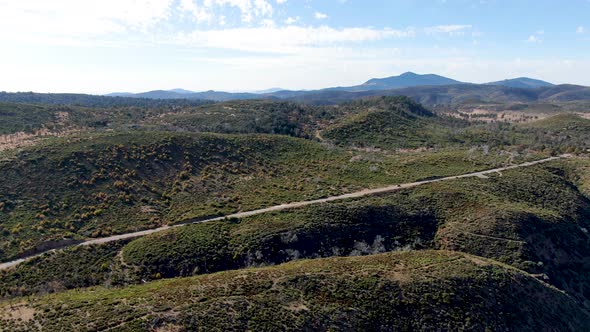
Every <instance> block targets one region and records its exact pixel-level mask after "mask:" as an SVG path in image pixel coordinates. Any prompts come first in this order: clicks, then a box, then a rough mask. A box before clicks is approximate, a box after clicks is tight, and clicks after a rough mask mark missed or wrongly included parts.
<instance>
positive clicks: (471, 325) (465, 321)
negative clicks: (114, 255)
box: [0, 251, 590, 331]
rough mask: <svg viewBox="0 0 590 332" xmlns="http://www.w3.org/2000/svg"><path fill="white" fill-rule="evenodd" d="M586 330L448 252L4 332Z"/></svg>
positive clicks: (251, 278) (198, 288)
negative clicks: (31, 331)
mask: <svg viewBox="0 0 590 332" xmlns="http://www.w3.org/2000/svg"><path fill="white" fill-rule="evenodd" d="M318 294H321V296H318ZM539 299H543V300H542V301H539ZM588 324H590V316H589V315H588V313H586V312H584V311H582V310H580V309H579V308H578V307H577V306H576V305H575V303H574V302H573V301H572V300H571V299H570V298H569V297H567V296H566V295H565V294H563V293H561V292H559V291H558V290H556V289H554V288H551V287H549V286H547V285H546V284H543V283H541V282H539V281H537V280H535V279H534V278H532V277H530V276H529V275H527V274H524V273H522V272H519V271H518V270H515V269H511V268H508V267H505V266H502V265H498V264H496V263H493V262H491V261H488V260H484V259H481V258H477V257H474V256H469V255H464V254H459V253H450V252H445V251H438V252H437V251H427V252H414V253H394V254H383V255H375V256H368V257H350V258H335V259H320V260H311V261H299V262H295V263H289V264H285V265H281V266H277V267H271V268H261V269H250V270H245V271H233V272H226V273H220V274H213V275H209V276H201V277H196V278H189V279H176V280H170V281H161V282H154V283H148V284H145V285H141V286H136V287H132V288H125V289H120V290H105V289H91V290H89V291H76V292H66V293H62V294H56V295H52V296H48V297H44V298H31V299H30V300H28V301H23V302H21V303H19V304H15V305H8V304H3V305H2V306H1V307H0V325H2V326H4V327H5V328H8V329H11V330H12V331H24V330H29V329H30V328H34V327H35V326H37V327H40V328H43V329H49V330H60V329H63V328H73V329H93V330H103V329H107V328H114V329H115V330H146V329H159V330H195V329H204V330H210V329H223V330H256V331H272V330H285V331H290V330H293V331H295V330H318V329H319V330H326V329H334V330H371V329H385V330H389V329H396V328H397V329H400V328H401V329H402V330H419V329H432V330H444V329H449V328H453V329H457V328H458V329H466V330H485V329H490V330H513V331H534V330H539V329H555V330H579V329H583V328H584V327H585V326H588Z"/></svg>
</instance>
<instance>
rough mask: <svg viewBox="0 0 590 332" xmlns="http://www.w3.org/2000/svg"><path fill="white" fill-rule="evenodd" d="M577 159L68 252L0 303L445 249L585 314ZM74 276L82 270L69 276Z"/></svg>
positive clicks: (40, 264)
mask: <svg viewBox="0 0 590 332" xmlns="http://www.w3.org/2000/svg"><path fill="white" fill-rule="evenodd" d="M582 161H583V160H573V161H566V162H559V163H554V164H553V165H549V166H542V167H541V166H538V167H535V168H531V169H521V170H512V171H509V172H504V173H503V174H501V175H495V176H491V177H488V178H485V179H477V178H473V179H463V180H455V181H450V182H445V183H435V184H429V185H426V186H422V187H418V188H415V189H410V190H404V191H401V192H398V193H393V194H386V195H381V196H378V197H369V198H363V199H358V200H349V201H344V202H340V203H331V204H325V205H317V206H310V207H306V208H301V209H294V210H290V211H284V212H280V213H279V212H277V213H269V214H266V215H260V216H255V217H248V218H244V219H240V220H238V219H233V220H227V221H217V222H210V223H205V224H196V225H190V226H185V227H182V228H179V229H174V230H169V231H165V232H161V233H158V234H153V235H150V236H146V237H143V238H139V239H136V240H133V241H131V242H130V243H128V244H127V242H122V243H118V244H114V245H113V244H110V245H104V246H93V247H84V248H73V249H71V250H67V251H65V252H61V253H57V254H52V255H49V256H45V257H39V258H36V259H34V260H32V261H30V262H27V263H24V264H22V265H19V266H18V267H17V268H16V269H14V270H9V271H5V272H3V273H0V276H1V277H2V280H4V285H3V287H1V288H0V294H2V295H3V296H7V297H13V296H17V295H19V294H20V295H27V294H30V293H43V292H47V291H49V292H51V291H56V290H61V289H69V288H73V287H84V286H95V285H125V284H133V283H138V282H140V280H150V279H151V280H153V279H159V278H171V277H178V276H191V275H194V274H206V273H211V272H217V271H223V270H230V269H241V268H246V267H252V266H265V265H275V264H280V263H284V262H287V261H291V260H297V259H302V258H318V257H330V256H349V255H351V256H356V255H371V254H376V253H381V252H388V251H398V250H424V249H433V248H439V249H440V248H443V249H449V250H454V251H460V252H466V253H470V254H474V255H478V256H481V257H487V258H491V259H494V260H497V261H500V262H503V263H505V264H510V265H512V266H514V267H516V268H519V269H521V270H524V271H527V272H528V273H531V274H534V275H535V276H536V277H538V278H539V279H541V280H543V281H545V282H547V283H550V284H552V285H553V286H555V287H558V288H559V289H561V290H563V291H565V292H567V293H568V294H569V295H570V296H571V297H572V298H573V299H575V300H576V301H577V302H578V303H579V304H580V305H583V306H585V307H587V308H590V298H589V297H588V294H587V293H586V292H585V291H584V289H586V288H587V287H589V286H590V279H589V278H588V277H587V276H588V275H590V274H589V273H590V271H588V263H589V259H590V258H589V257H588V255H586V254H585V252H587V251H589V250H590V242H589V240H588V236H587V235H586V233H585V232H584V229H588V228H589V227H590V224H588V220H589V219H588V217H589V216H590V201H588V198H587V197H588V196H585V195H584V194H582V193H581V192H580V189H578V186H579V187H580V188H587V187H588V183H586V182H588V181H586V182H584V181H585V180H580V177H581V178H582V179H585V175H586V173H585V170H586V169H587V167H588V165H589V164H588V162H587V161H586V162H585V163H583V162H582ZM441 164H442V162H440V161H439V162H437V163H434V164H433V167H435V165H441ZM586 180H587V179H586ZM554 252H559V253H560V254H559V255H558V256H556V255H554V254H553V253H554ZM70 266H75V267H76V271H78V272H77V273H75V274H72V273H71V269H72V268H71V267H70ZM50 271H51V272H50Z"/></svg>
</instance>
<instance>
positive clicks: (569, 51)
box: [0, 0, 590, 94]
mask: <svg viewBox="0 0 590 332" xmlns="http://www.w3.org/2000/svg"><path fill="white" fill-rule="evenodd" d="M407 71H413V72H416V73H420V74H427V73H435V74H439V75H444V76H447V77H451V78H453V79H457V80H461V81H466V82H474V83H483V82H489V81H496V80H501V79H506V78H513V77H520V76H528V77H533V78H538V79H543V80H547V81H550V82H553V83H558V84H560V83H573V84H582V85H590V0H388V1H386V0H142V1H139V0H100V1H86V0H51V1H49V0H0V91H36V92H75V93H93V94H103V93H109V92H141V91H149V90H155V89H172V88H184V89H189V90H193V91H203V90H223V91H256V90H263V89H268V88H274V87H281V88H286V89H317V88H324V87H332V86H349V85H356V84H361V83H363V82H365V81H367V80H368V79H370V78H373V77H387V76H393V75H399V74H401V73H404V72H407Z"/></svg>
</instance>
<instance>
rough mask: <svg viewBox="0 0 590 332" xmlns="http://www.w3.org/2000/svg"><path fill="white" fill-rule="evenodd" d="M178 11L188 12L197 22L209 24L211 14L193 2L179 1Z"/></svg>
mask: <svg viewBox="0 0 590 332" xmlns="http://www.w3.org/2000/svg"><path fill="white" fill-rule="evenodd" d="M180 10H182V11H185V12H189V13H191V14H192V16H193V18H194V19H195V20H196V21H197V22H211V21H212V20H213V13H212V12H211V11H210V10H208V9H207V8H205V7H202V6H199V5H197V4H195V2H194V1H193V0H181V1H180Z"/></svg>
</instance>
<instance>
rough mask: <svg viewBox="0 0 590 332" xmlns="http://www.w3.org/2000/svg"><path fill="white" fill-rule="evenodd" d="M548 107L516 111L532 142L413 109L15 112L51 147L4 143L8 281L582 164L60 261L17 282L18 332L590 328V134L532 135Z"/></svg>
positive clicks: (3, 232) (516, 126)
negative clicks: (397, 187)
mask: <svg viewBox="0 0 590 332" xmlns="http://www.w3.org/2000/svg"><path fill="white" fill-rule="evenodd" d="M486 89H487V88H486ZM490 89H491V88H490ZM493 89H497V88H493ZM516 90H518V89H516ZM516 90H514V91H516ZM478 91H479V90H478ZM511 91H512V90H511ZM516 92H518V91H516ZM516 92H515V93H516ZM521 92H522V91H521ZM518 93H520V92H518ZM11 96H12V97H14V95H11ZM0 97H1V96H0ZM29 97H31V96H29ZM29 97H27V98H29ZM33 97H34V95H33ZM44 97H47V98H53V100H59V98H58V96H55V95H52V96H44ZM61 97H64V96H61ZM521 97H523V98H525V97H527V96H524V95H523V96H521ZM64 98H65V97H64ZM68 98H69V97H68ZM527 98H528V97H527ZM531 98H532V97H531ZM0 99H1V98H0ZM525 99H526V98H525ZM533 99H534V98H533ZM105 100H106V99H105ZM108 100H111V99H108ZM134 100H138V99H134ZM154 102H155V101H154ZM472 102H475V101H472ZM470 103H471V102H466V103H465V104H464V105H468V104H469V105H474V104H470ZM533 103H534V102H531V105H528V106H522V105H521V106H518V105H515V106H514V108H515V109H516V111H518V112H523V114H527V116H529V115H528V114H529V113H530V118H527V121H529V120H530V122H527V123H510V122H509V121H504V120H505V119H503V118H502V116H501V115H498V116H497V117H496V118H492V119H491V120H488V116H487V115H486V116H483V115H482V116H479V115H477V114H476V116H473V117H470V118H469V119H467V118H465V117H461V116H458V117H451V116H447V115H444V114H448V115H454V116H455V115H456V114H453V112H452V111H450V110H448V109H446V110H443V111H442V112H443V113H444V114H442V113H440V112H439V113H435V112H431V111H430V110H427V109H426V108H424V107H423V106H422V105H420V104H417V103H416V102H414V101H412V100H410V99H408V98H406V97H376V98H369V99H364V100H359V101H354V102H350V103H346V104H341V105H337V106H311V105H302V104H296V103H291V102H280V101H260V100H249V101H232V102H225V103H219V104H204V105H199V104H181V103H180V104H177V103H176V102H175V101H161V104H154V105H150V106H148V107H142V106H139V105H138V104H128V105H127V104H117V105H113V106H111V105H100V104H96V105H94V104H91V103H90V102H88V103H86V104H85V105H86V106H76V105H73V103H69V105H41V104H22V103H21V104H0V115H1V116H0V138H4V139H14V138H15V137H16V138H18V137H21V136H22V135H24V137H25V138H27V139H32V140H34V144H28V145H22V146H19V145H17V146H9V147H8V148H3V147H2V145H0V173H1V174H2V175H3V177H2V179H1V180H0V261H7V260H10V259H13V258H16V257H23V256H27V255H30V254H34V253H36V252H43V251H47V250H48V249H51V248H60V247H68V246H72V245H73V244H76V243H78V242H80V241H82V240H83V239H86V238H89V237H104V236H109V235H113V234H119V233H127V232H132V231H137V230H141V229H149V228H155V227H158V226H161V225H164V224H178V223H186V222H194V221H199V220H202V219H205V218H209V217H212V216H222V215H228V214H231V213H235V212H239V211H248V210H253V209H257V208H262V207H268V206H273V205H279V204H283V203H286V202H294V201H302V200H311V199H317V198H323V197H328V196H333V195H339V194H344V193H350V192H354V191H358V190H362V189H366V188H377V187H383V186H387V185H393V184H400V183H407V182H413V181H419V180H424V179H432V178H436V177H442V176H449V175H458V174H465V173H469V172H473V171H476V170H483V169H490V168H494V167H498V166H503V165H507V164H511V163H516V162H522V161H527V160H533V159H538V158H541V157H545V156H548V155H551V154H557V153H565V152H567V153H572V154H574V155H576V157H575V158H572V159H569V160H560V161H554V162H552V163H549V164H543V165H537V166H534V167H528V168H520V169H512V170H510V171H505V172H502V174H490V175H487V176H482V177H481V178H461V179H457V180H453V181H444V182H436V183H430V184H428V185H423V186H419V187H416V188H412V189H406V190H401V191H398V192H395V193H389V194H383V195H379V196H374V197H365V198H359V199H352V200H346V201H339V202H333V203H327V204H320V205H313V206H307V207H305V208H299V209H291V210H287V211H282V212H275V213H267V214H263V215H258V216H252V217H248V218H243V219H235V218H234V219H226V220H221V221H216V222H207V223H199V224H193V225H187V226H183V227H178V228H173V229H170V230H167V231H163V232H159V233H155V234H152V235H149V236H145V237H142V238H138V239H134V240H127V241H120V242H115V243H109V244H107V245H94V246H72V247H69V248H68V249H65V250H58V251H55V252H50V253H48V254H45V255H43V256H40V257H36V258H34V259H32V260H30V261H27V262H25V263H23V264H20V265H18V266H16V267H14V268H11V269H7V270H4V271H0V279H1V280H2V283H0V297H2V298H3V299H4V302H1V303H0V330H4V329H6V330H11V331H12V330H15V331H18V330H19V329H20V330H27V329H33V328H38V329H48V330H62V329H63V330H67V329H70V330H84V329H87V330H103V329H107V328H112V329H114V330H117V329H120V330H150V329H152V330H158V329H161V330H179V331H180V330H183V329H184V330H196V329H204V330H210V329H212V328H217V329H223V330H245V329H248V330H277V329H278V330H288V329H294V330H317V329H320V330H322V329H323V330H330V329H332V330H374V329H383V330H387V329H394V328H395V329H400V330H417V329H418V330H420V329H422V330H423V329H426V330H428V329H430V330H445V329H466V330H485V329H486V328H487V329H489V330H539V329H543V328H545V329H554V330H568V329H569V330H576V329H580V328H581V327H584V326H588V324H589V321H588V319H589V317H590V316H589V310H590V278H589V277H588V276H590V270H589V266H590V256H588V252H590V237H589V236H588V230H590V221H589V220H590V177H588V174H590V172H588V170H589V169H590V162H589V161H588V159H587V157H585V156H584V152H585V151H586V150H587V149H588V148H589V147H590V136H588V135H589V133H590V120H587V119H584V118H583V117H581V116H580V115H579V114H574V113H567V114H560V112H561V111H560V110H563V109H564V108H560V107H565V106H563V105H562V104H560V106H559V107H558V108H554V107H549V106H547V107H545V106H543V107H542V108H544V109H545V110H548V111H547V113H544V114H545V115H546V114H549V113H551V112H553V113H556V115H555V116H553V117H550V118H545V119H542V120H536V121H532V120H534V117H535V115H534V114H535V113H534V111H533V110H532V107H533V106H532V104H533ZM82 104H84V103H82ZM547 105H548V104H547ZM88 106H92V108H91V107H88ZM529 106H530V107H529ZM570 106H571V105H570ZM486 107H488V108H490V109H491V108H494V107H500V106H498V104H494V105H492V104H489V105H487V106H486ZM534 107H541V106H534ZM568 107H569V106H568ZM571 107H574V106H571ZM498 109H502V112H508V111H506V110H505V109H503V108H501V107H500V108H498ZM549 109H551V110H549ZM439 111H440V109H439ZM570 111H572V112H573V109H572V110H570ZM575 112H576V113H578V111H575ZM553 113H551V114H553ZM460 114H462V113H460ZM545 115H544V116H545ZM468 120H469V121H468ZM21 132H25V133H27V134H22V133H21ZM42 135H45V136H43V139H40V138H39V137H40V136H42ZM17 136H18V137H17ZM55 136H58V137H55ZM383 253H386V254H383ZM336 256H343V257H341V258H336ZM344 256H346V257H344ZM352 256H362V257H352ZM308 259H309V260H308ZM270 266H272V267H270ZM230 270H237V271H230ZM168 278H177V279H174V280H159V279H168ZM182 278H184V279H182ZM139 284H142V285H139ZM96 286H100V287H103V288H91V289H82V290H81V288H86V287H96ZM48 294H50V295H48ZM25 298H26V299H27V300H26V301H25ZM87 313H92V315H90V316H88V315H87Z"/></svg>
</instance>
